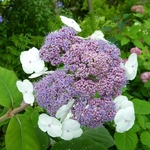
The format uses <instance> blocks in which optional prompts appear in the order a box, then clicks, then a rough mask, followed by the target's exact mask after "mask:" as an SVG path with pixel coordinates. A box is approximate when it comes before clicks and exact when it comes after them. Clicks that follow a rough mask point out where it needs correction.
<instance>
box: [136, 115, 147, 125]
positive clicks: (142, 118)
mask: <svg viewBox="0 0 150 150" xmlns="http://www.w3.org/2000/svg"><path fill="white" fill-rule="evenodd" d="M137 119H138V123H139V125H140V126H141V127H142V128H145V119H144V117H143V116H141V115H139V116H138V118H137Z"/></svg>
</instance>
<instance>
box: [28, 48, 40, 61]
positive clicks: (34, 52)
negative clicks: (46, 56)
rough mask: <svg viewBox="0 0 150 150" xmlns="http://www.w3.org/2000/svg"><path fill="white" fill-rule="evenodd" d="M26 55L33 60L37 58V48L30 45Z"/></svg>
mask: <svg viewBox="0 0 150 150" xmlns="http://www.w3.org/2000/svg"><path fill="white" fill-rule="evenodd" d="M28 57H29V58H30V59H31V60H32V61H33V62H34V61H37V60H39V58H40V57H39V50H38V49H37V48H35V47H32V48H31V49H29V50H28Z"/></svg>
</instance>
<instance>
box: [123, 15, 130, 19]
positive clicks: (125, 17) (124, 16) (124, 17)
mask: <svg viewBox="0 0 150 150" xmlns="http://www.w3.org/2000/svg"><path fill="white" fill-rule="evenodd" d="M131 15H132V14H124V15H123V16H122V17H123V19H127V18H128V17H130V16H131Z"/></svg>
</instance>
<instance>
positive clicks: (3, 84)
mask: <svg viewBox="0 0 150 150" xmlns="http://www.w3.org/2000/svg"><path fill="white" fill-rule="evenodd" d="M17 80H18V78H17V76H16V75H15V73H14V72H13V71H10V70H7V69H4V68H2V67H0V105H2V106H4V107H7V108H14V107H16V106H19V105H20V103H21V101H22V94H21V93H20V92H19V91H18V89H17V86H16V81H17Z"/></svg>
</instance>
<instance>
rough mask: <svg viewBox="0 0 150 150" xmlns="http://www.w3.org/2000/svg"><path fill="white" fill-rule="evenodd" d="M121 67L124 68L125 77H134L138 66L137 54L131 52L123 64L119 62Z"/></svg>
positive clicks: (131, 78)
mask: <svg viewBox="0 0 150 150" xmlns="http://www.w3.org/2000/svg"><path fill="white" fill-rule="evenodd" d="M121 67H122V68H123V69H125V71H126V75H127V79H128V80H133V79H134V78H135V77H136V74H137V68H138V61H137V54H136V53H132V54H131V55H130V56H129V58H128V60H127V61H126V62H125V65H123V64H121Z"/></svg>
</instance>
